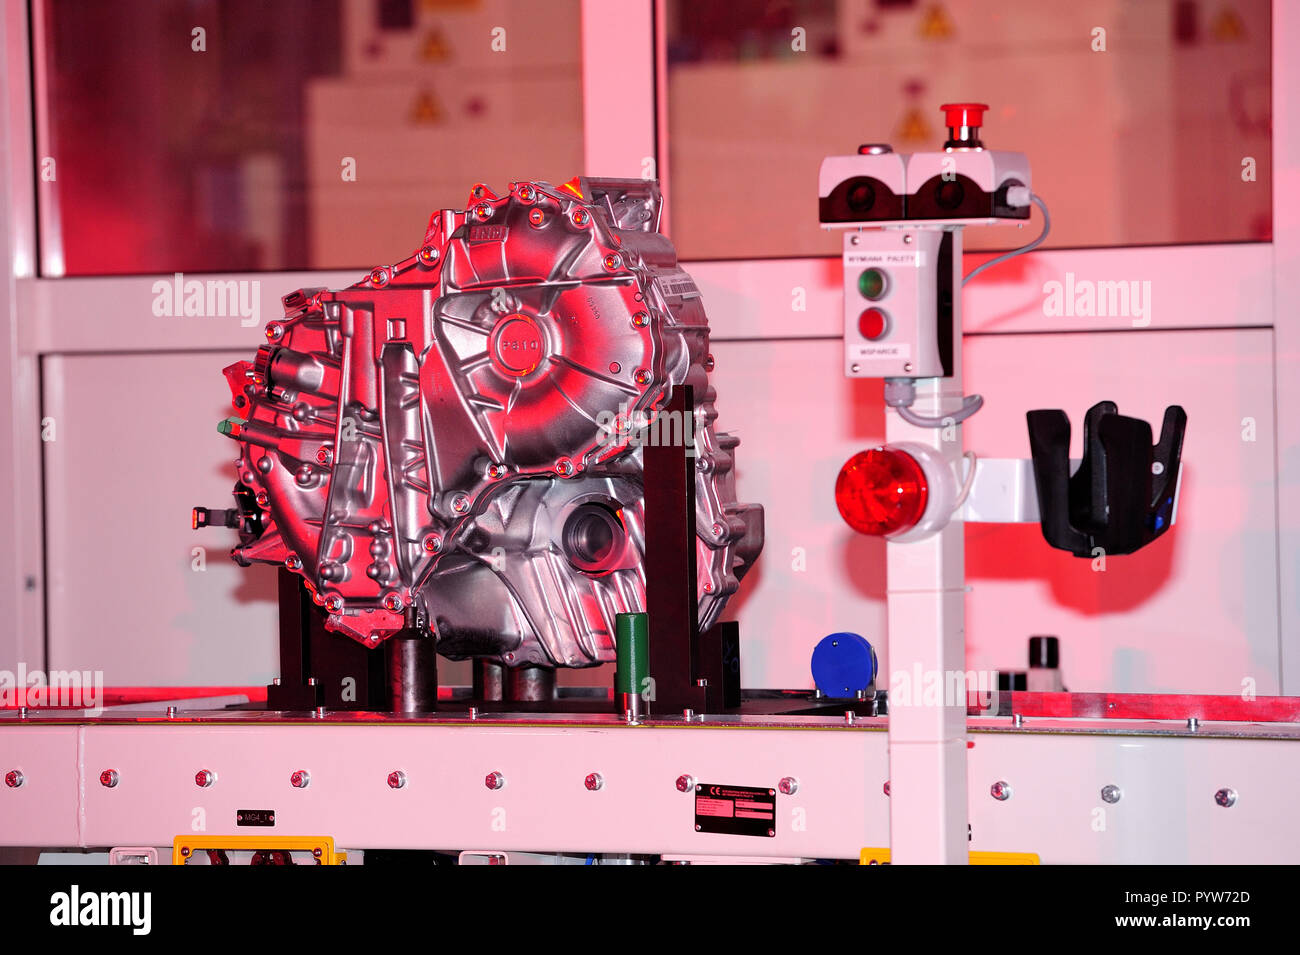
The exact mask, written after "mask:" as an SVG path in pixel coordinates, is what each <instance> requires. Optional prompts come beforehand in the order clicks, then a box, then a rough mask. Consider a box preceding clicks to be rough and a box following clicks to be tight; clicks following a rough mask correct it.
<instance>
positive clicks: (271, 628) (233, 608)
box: [45, 352, 278, 686]
mask: <svg viewBox="0 0 1300 955" xmlns="http://www.w3.org/2000/svg"><path fill="white" fill-rule="evenodd" d="M247 357H249V354H248V353H247V352H238V353H223V352H194V353H188V354H182V353H174V354H150V355H132V354H119V355H65V356H51V357H48V358H47V359H46V360H45V414H46V415H47V416H49V417H52V418H53V419H54V425H55V429H56V430H55V432H54V437H55V440H53V441H49V442H47V443H46V444H45V477H46V509H47V510H46V514H47V522H48V523H47V540H48V554H49V573H50V580H49V646H50V661H49V667H50V668H51V669H56V668H65V669H71V668H75V669H78V670H86V669H90V670H102V671H103V672H104V682H105V684H106V685H108V686H141V685H162V686H168V685H172V686H190V685H211V686H223V685H254V684H265V683H268V682H270V680H271V678H272V677H274V676H276V675H278V674H277V672H276V669H275V668H276V664H277V662H278V658H277V657H278V655H277V644H276V622H277V615H276V605H275V573H276V572H275V568H272V567H268V566H265V565H258V566H256V567H253V568H249V569H243V568H240V567H238V566H236V565H235V564H234V563H233V562H232V561H231V560H230V556H229V551H230V548H231V547H232V546H234V545H235V543H237V538H236V536H235V532H234V531H232V530H226V529H224V528H206V529H204V530H200V531H195V530H192V529H191V528H190V509H191V508H192V507H193V506H195V505H203V506H207V507H229V506H232V505H233V498H232V497H231V494H230V491H231V488H232V487H233V486H234V482H235V474H234V467H233V462H234V459H235V457H236V454H237V449H236V445H235V444H234V442H232V441H230V440H228V439H226V438H223V437H222V436H221V435H219V434H218V433H217V429H216V425H217V422H218V421H219V420H221V419H222V418H225V417H227V416H228V415H229V414H230V413H231V410H232V409H231V407H230V390H229V388H228V387H227V385H226V380H225V378H224V377H223V376H222V374H221V369H222V368H223V367H224V366H225V365H228V364H230V363H231V362H233V361H237V360H240V359H242V358H247ZM195 547H203V548H205V549H206V570H203V571H201V572H200V571H196V570H195V569H193V562H194V559H195V558H194V557H193V556H192V548H195Z"/></svg>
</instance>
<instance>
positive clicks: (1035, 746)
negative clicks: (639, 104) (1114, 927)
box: [968, 724, 1300, 865]
mask: <svg viewBox="0 0 1300 955" xmlns="http://www.w3.org/2000/svg"><path fill="white" fill-rule="evenodd" d="M1148 725H1149V726H1150V725H1153V724H1148ZM970 738H971V740H972V741H973V743H974V746H973V747H972V749H971V751H970V754H969V757H968V758H969V768H970V807H971V812H970V819H971V836H972V839H971V848H972V849H975V850H979V851H992V852H1036V853H1039V854H1040V855H1041V857H1042V860H1043V862H1045V863H1072V864H1092V863H1106V864H1111V865H1113V864H1135V863H1156V862H1159V863H1165V864H1174V865H1181V864H1195V865H1209V864H1214V865H1227V864H1232V863H1236V864H1242V863H1251V864H1257V865H1258V864H1279V863H1294V862H1295V860H1296V839H1295V837H1294V835H1288V834H1287V833H1286V829H1287V828H1289V826H1290V820H1291V819H1293V818H1294V809H1293V807H1294V797H1293V795H1292V794H1294V792H1295V791H1296V787H1297V785H1300V764H1298V763H1297V762H1296V761H1295V757H1296V754H1297V749H1296V745H1297V744H1296V742H1295V741H1294V740H1265V739H1218V740H1210V739H1190V738H1187V737H1154V736H1128V737H1125V736H1082V735H1078V736H1075V735H1055V734H1051V735H1049V734H1043V735H1033V734H1019V733H973V734H971V737H970ZM998 781H1005V782H1008V783H1010V784H1011V789H1012V796H1011V798H1010V799H1008V800H1006V801H1005V802H999V801H997V800H995V799H994V798H993V797H992V796H991V795H990V794H989V787H990V786H992V785H993V783H995V782H998ZM1107 785H1114V786H1118V787H1119V788H1120V790H1121V792H1122V795H1121V797H1120V801H1119V802H1118V803H1115V804H1113V805H1108V804H1107V803H1105V802H1103V801H1102V799H1101V789H1102V787H1103V786H1107ZM1222 788H1228V789H1232V790H1234V791H1235V792H1236V793H1237V796H1238V799H1237V803H1236V805H1234V806H1232V807H1231V808H1223V807H1221V806H1219V805H1217V804H1216V803H1215V801H1214V794H1215V793H1216V792H1217V791H1218V790H1219V789H1222Z"/></svg>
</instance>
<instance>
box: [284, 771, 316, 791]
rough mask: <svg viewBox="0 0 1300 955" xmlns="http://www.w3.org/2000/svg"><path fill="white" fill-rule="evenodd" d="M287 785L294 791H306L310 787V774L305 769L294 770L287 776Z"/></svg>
mask: <svg viewBox="0 0 1300 955" xmlns="http://www.w3.org/2000/svg"><path fill="white" fill-rule="evenodd" d="M289 785H290V786H292V787H293V788H294V789H306V788H307V787H308V786H310V785H311V773H309V772H307V770H305V769H298V770H294V772H293V774H292V775H290V776H289Z"/></svg>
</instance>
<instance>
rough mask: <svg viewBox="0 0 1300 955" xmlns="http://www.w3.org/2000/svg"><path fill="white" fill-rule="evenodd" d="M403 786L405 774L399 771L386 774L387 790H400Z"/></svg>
mask: <svg viewBox="0 0 1300 955" xmlns="http://www.w3.org/2000/svg"><path fill="white" fill-rule="evenodd" d="M405 785H406V773H404V772H402V771H401V770H400V769H397V770H394V771H393V772H391V773H389V774H388V788H389V789H401V788H402V787H403V786H405Z"/></svg>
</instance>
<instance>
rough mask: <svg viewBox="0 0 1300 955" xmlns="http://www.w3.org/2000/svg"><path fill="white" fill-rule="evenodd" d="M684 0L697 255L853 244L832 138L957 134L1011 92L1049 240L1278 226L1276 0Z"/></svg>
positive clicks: (684, 111)
mask: <svg viewBox="0 0 1300 955" xmlns="http://www.w3.org/2000/svg"><path fill="white" fill-rule="evenodd" d="M665 2H666V3H667V43H668V61H669V62H668V78H669V100H668V129H669V137H668V143H669V172H670V182H669V185H670V188H671V219H670V222H671V227H672V232H673V239H674V240H675V242H676V243H677V247H678V249H679V251H680V252H681V254H682V255H683V257H685V258H690V259H711V258H756V257H764V256H796V255H835V254H838V253H839V250H840V237H839V235H838V234H826V233H823V232H822V231H821V230H820V229H819V228H818V225H817V169H818V166H819V164H820V163H821V160H822V157H823V156H827V155H837V154H838V155H844V154H848V153H853V152H855V151H856V150H857V147H858V145H859V144H861V143H869V142H887V143H892V144H893V146H894V149H895V150H896V151H898V152H920V151H926V150H936V149H940V148H942V144H943V140H944V139H945V128H944V124H943V115H942V114H941V113H940V111H939V105H940V104H941V103H946V102H954V101H955V102H962V101H975V102H983V103H988V104H990V105H991V107H992V109H991V110H990V111H989V113H988V114H987V116H986V117H985V119H986V126H985V135H984V140H985V143H986V145H988V146H989V147H990V148H993V149H999V148H1000V149H1009V150H1014V151H1018V152H1024V153H1027V154H1028V156H1029V160H1030V164H1031V167H1032V170H1033V185H1034V191H1035V192H1037V193H1038V194H1039V195H1041V196H1042V197H1043V198H1044V199H1045V200H1046V202H1047V204H1048V207H1049V208H1050V210H1051V212H1052V234H1051V238H1050V239H1049V240H1048V242H1047V245H1049V246H1058V247H1060V246H1065V247H1081V246H1117V245H1159V244H1169V243H1192V242H1236V241H1260V240H1268V239H1269V238H1271V233H1272V217H1271V207H1272V194H1271V186H1270V151H1271V145H1272V143H1271V132H1270V84H1271V81H1272V78H1271V72H1270V56H1271V51H1270V43H1271V40H1270V17H1271V11H1270V3H1269V0H1077V2H1073V3H1056V2H1053V3H1045V2H1043V0H998V2H989V0H942V2H932V0H730V2H727V3H699V2H693V0H665ZM800 29H801V30H802V31H803V33H802V34H801V35H796V34H795V32H794V31H796V30H800ZM1098 31H1103V32H1098ZM800 36H801V37H802V41H803V46H804V49H803V50H802V51H798V50H796V49H795V47H796V46H798V45H799V43H798V42H797V41H798V40H799V39H800ZM1103 43H1104V49H1094V48H1095V47H1098V48H1099V47H1101V46H1102V44H1103ZM1248 160H1253V168H1252V164H1251V163H1250V162H1248ZM1243 164H1244V165H1243ZM1244 171H1250V172H1253V179H1251V178H1249V177H1244V176H1243V172H1244ZM1040 221H1041V220H1040V219H1039V214H1038V211H1037V210H1036V209H1035V210H1034V222H1033V223H1031V224H1030V225H1028V226H1026V227H1025V228H1024V230H1023V231H1022V232H1014V231H1011V230H1007V229H996V228H986V229H970V230H968V231H967V239H966V242H967V248H976V249H979V248H1007V247H1009V246H1015V245H1020V244H1023V242H1025V241H1028V239H1029V238H1031V237H1032V236H1034V235H1037V233H1038V229H1039V227H1040Z"/></svg>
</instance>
